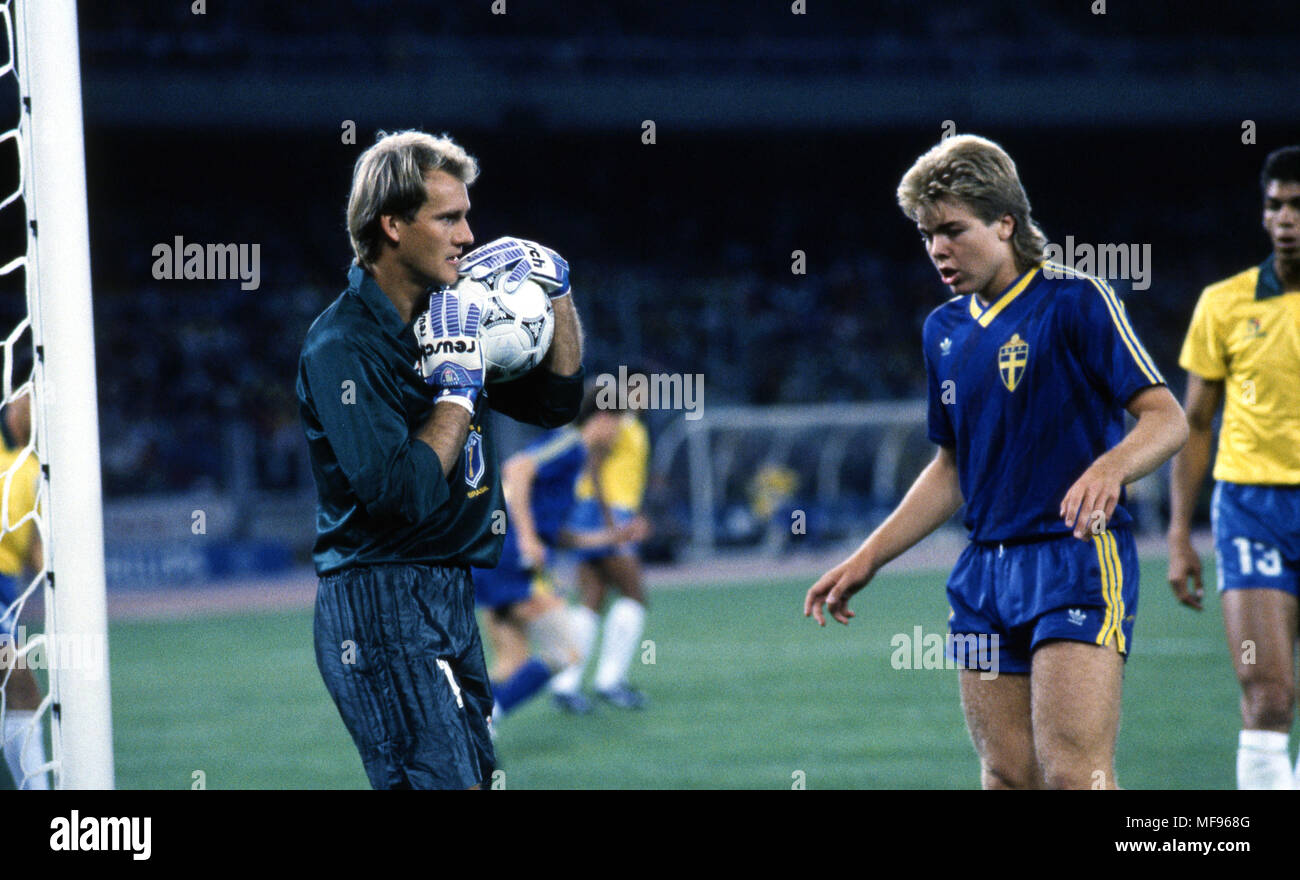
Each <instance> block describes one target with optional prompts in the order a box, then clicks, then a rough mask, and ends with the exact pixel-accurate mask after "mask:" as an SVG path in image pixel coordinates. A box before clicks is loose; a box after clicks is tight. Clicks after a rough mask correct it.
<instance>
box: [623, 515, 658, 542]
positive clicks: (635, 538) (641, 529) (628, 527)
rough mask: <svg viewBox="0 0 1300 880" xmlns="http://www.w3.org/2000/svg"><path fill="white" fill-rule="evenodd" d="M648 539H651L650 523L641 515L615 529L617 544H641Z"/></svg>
mask: <svg viewBox="0 0 1300 880" xmlns="http://www.w3.org/2000/svg"><path fill="white" fill-rule="evenodd" d="M648 537H650V522H649V520H647V519H646V518H645V517H644V516H641V515H639V514H638V515H637V516H634V517H632V519H631V520H629V521H628V522H625V523H623V525H621V526H619V527H617V528H616V529H614V543H615V544H639V543H640V542H642V541H644V540H645V539H646V538H648Z"/></svg>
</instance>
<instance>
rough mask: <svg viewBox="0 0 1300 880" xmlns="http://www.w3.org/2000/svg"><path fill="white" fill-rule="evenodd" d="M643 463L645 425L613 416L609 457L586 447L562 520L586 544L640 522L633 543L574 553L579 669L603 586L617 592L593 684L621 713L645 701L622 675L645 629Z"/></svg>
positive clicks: (575, 672)
mask: <svg viewBox="0 0 1300 880" xmlns="http://www.w3.org/2000/svg"><path fill="white" fill-rule="evenodd" d="M649 466H650V436H649V433H648V432H647V431H646V428H645V425H644V424H642V422H641V420H640V419H638V418H637V417H636V415H635V414H634V413H632V412H622V413H620V414H619V426H618V433H617V435H616V436H615V438H614V442H613V444H612V445H611V446H610V448H609V450H608V452H603V453H602V451H599V450H593V454H592V455H591V456H590V457H589V459H588V462H587V467H586V470H585V472H584V473H583V475H582V478H581V479H580V480H579V481H578V485H577V490H576V495H577V502H576V504H575V505H574V507H573V511H572V513H571V514H570V516H569V522H568V531H570V532H572V533H573V534H574V535H576V536H580V537H581V536H586V537H587V538H588V539H593V538H598V536H600V535H602V534H608V533H609V531H610V530H618V529H624V528H627V527H630V526H633V525H634V524H636V523H637V522H638V521H640V525H639V526H638V527H637V532H636V533H637V535H638V537H636V538H635V539H631V540H629V539H624V540H619V541H613V542H603V543H597V545H596V546H594V547H592V546H588V547H587V548H586V549H577V550H575V553H576V555H577V557H578V560H579V561H578V566H577V579H578V590H579V594H580V599H581V601H580V604H579V605H578V606H577V607H576V608H575V609H574V611H573V614H574V618H575V620H576V621H577V626H578V638H579V646H580V648H581V649H582V658H583V664H584V666H585V663H586V659H587V657H588V655H589V654H590V653H591V649H592V647H593V646H594V645H595V641H596V632H597V630H598V629H600V628H601V620H600V609H601V608H602V606H603V605H604V603H605V598H606V595H607V593H608V591H609V589H610V588H611V587H612V588H613V589H614V590H616V591H617V592H618V593H620V594H621V595H620V596H619V597H618V598H617V599H615V600H614V602H613V603H612V604H611V605H610V607H609V611H608V612H607V613H606V614H605V621H604V633H603V635H602V637H601V643H600V657H599V658H598V659H597V662H596V674H595V678H594V680H593V685H594V689H595V692H596V696H597V697H599V698H600V699H601V700H603V701H605V702H606V703H609V704H610V705H611V706H615V707H617V708H620V709H640V708H641V707H642V706H644V705H645V701H646V700H645V695H644V694H642V693H641V692H640V691H638V690H636V689H635V688H633V687H631V686H630V685H629V684H628V682H627V673H628V669H629V668H630V667H631V665H632V658H633V657H635V656H636V650H637V647H638V646H639V645H640V643H641V633H642V632H643V631H644V630H645V606H646V598H645V587H644V585H643V581H642V575H641V560H640V558H639V557H638V555H637V544H638V543H639V542H640V541H642V540H645V537H646V533H647V531H648V527H647V526H646V524H645V521H644V520H643V519H642V518H641V502H642V499H643V498H644V496H645V485H646V474H647V471H648V470H649ZM582 673H583V668H576V669H568V670H565V671H564V672H563V673H561V674H560V675H557V676H556V678H555V682H554V684H553V687H554V688H555V690H556V693H557V694H563V693H567V692H571V691H573V690H575V689H576V688H577V687H578V686H579V684H580V682H581V680H582ZM561 707H562V708H563V701H562V700H561Z"/></svg>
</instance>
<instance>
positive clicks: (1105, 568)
mask: <svg viewBox="0 0 1300 880" xmlns="http://www.w3.org/2000/svg"><path fill="white" fill-rule="evenodd" d="M1106 534H1107V533H1106V532H1102V533H1101V534H1100V535H1093V536H1092V543H1093V544H1094V545H1096V547H1097V566H1098V567H1099V569H1100V570H1101V597H1102V599H1103V600H1104V601H1105V602H1106V614H1105V616H1104V617H1103V618H1102V621H1101V631H1100V632H1099V633H1097V644H1099V645H1104V644H1106V643H1107V642H1108V641H1109V640H1110V630H1111V627H1112V626H1114V620H1115V602H1114V600H1113V599H1112V598H1111V573H1110V559H1109V558H1108V554H1107V552H1106Z"/></svg>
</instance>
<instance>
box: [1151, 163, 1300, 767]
mask: <svg viewBox="0 0 1300 880" xmlns="http://www.w3.org/2000/svg"><path fill="white" fill-rule="evenodd" d="M1260 185H1261V187H1262V189H1263V191H1264V193H1263V195H1264V229H1265V230H1266V231H1267V232H1268V235H1269V238H1270V239H1271V240H1272V245H1273V253H1272V255H1271V256H1269V258H1268V259H1266V260H1265V261H1264V262H1263V263H1262V264H1260V265H1259V266H1256V267H1254V268H1252V269H1247V270H1246V271H1245V272H1242V273H1240V274H1238V275H1234V276H1232V277H1231V278H1228V279H1227V280H1225V281H1220V282H1219V283H1217V284H1212V285H1210V286H1209V287H1207V288H1205V290H1204V291H1203V292H1202V293H1201V298H1200V300H1199V301H1198V302H1197V304H1196V310H1195V311H1194V312H1193V314H1192V322H1191V327H1190V329H1189V330H1188V331H1187V339H1186V340H1185V341H1184V343H1183V351H1182V355H1181V356H1180V358H1179V364H1180V365H1181V366H1182V367H1183V369H1185V370H1187V397H1186V401H1185V405H1186V408H1187V419H1188V422H1190V424H1191V436H1190V438H1189V440H1188V442H1187V448H1186V449H1184V450H1183V451H1182V452H1181V453H1179V454H1178V456H1177V457H1175V458H1174V469H1173V478H1172V480H1171V481H1170V522H1169V583H1170V585H1171V586H1172V587H1173V590H1174V595H1175V596H1177V597H1178V601H1180V602H1182V603H1183V604H1184V605H1188V606H1190V607H1192V608H1195V609H1196V610H1197V611H1199V610H1201V599H1202V597H1203V595H1204V592H1203V588H1202V585H1201V560H1200V557H1198V556H1197V554H1196V550H1195V548H1193V547H1192V539H1191V526H1192V514H1193V511H1194V510H1195V508H1196V497H1197V495H1198V494H1199V492H1200V487H1201V483H1202V482H1203V481H1204V479H1205V472H1206V470H1208V469H1209V465H1210V456H1211V446H1212V442H1213V436H1214V425H1213V423H1214V416H1215V414H1216V413H1218V411H1219V406H1220V404H1222V405H1223V427H1222V429H1221V430H1220V432H1219V450H1218V456H1217V458H1216V459H1215V463H1214V479H1215V480H1216V484H1215V488H1214V496H1213V499H1214V500H1213V507H1212V510H1211V518H1212V521H1213V527H1214V557H1215V561H1216V565H1215V567H1216V569H1217V571H1218V588H1219V592H1220V593H1221V594H1222V597H1223V598H1222V604H1223V624H1224V629H1225V630H1226V631H1227V636H1228V651H1229V654H1230V655H1231V656H1232V665H1233V667H1234V668H1235V669H1236V672H1237V681H1238V682H1239V683H1240V684H1241V727H1242V729H1241V734H1240V736H1239V738H1238V745H1237V787H1238V788H1242V789H1260V788H1264V789H1288V788H1292V787H1296V788H1300V762H1297V765H1296V769H1295V771H1294V773H1293V772H1292V770H1291V764H1290V755H1289V753H1288V747H1289V736H1290V732H1291V722H1292V719H1293V718H1294V715H1295V644H1296V635H1297V627H1296V595H1297V588H1300V382H1297V378H1298V377H1300V147H1286V148H1284V149H1281V150H1277V151H1276V152H1274V153H1272V154H1271V155H1269V157H1268V159H1267V160H1266V162H1265V163H1264V170H1263V173H1262V174H1261V176H1260ZM1189 579H1190V580H1191V582H1192V587H1191V588H1190V589H1189V587H1188V580H1189Z"/></svg>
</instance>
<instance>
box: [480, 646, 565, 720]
mask: <svg viewBox="0 0 1300 880" xmlns="http://www.w3.org/2000/svg"><path fill="white" fill-rule="evenodd" d="M550 679H551V668H550V667H549V666H547V665H546V664H545V663H543V662H542V660H541V658H540V657H529V658H528V659H527V660H525V661H524V665H523V666H520V667H519V668H518V669H516V670H515V672H514V674H513V675H511V676H510V677H509V678H507V679H506V680H505V681H503V682H501V683H500V684H497V685H493V687H492V694H493V696H495V697H496V700H497V706H498V707H499V710H500V712H501V714H502V715H504V714H506V713H507V712H509V711H510V710H512V709H514V708H515V706H518V705H519V704H520V703H522V702H524V700H527V699H528V698H529V697H531V696H532V695H533V694H535V693H537V692H538V691H540V690H541V689H542V688H544V687H546V682H548V681H550Z"/></svg>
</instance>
